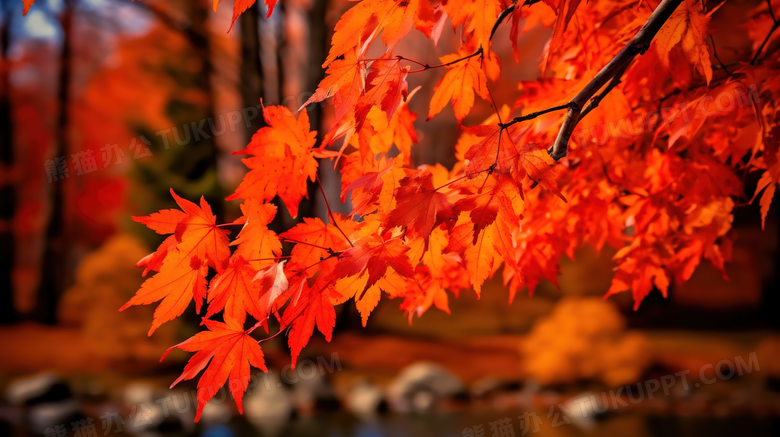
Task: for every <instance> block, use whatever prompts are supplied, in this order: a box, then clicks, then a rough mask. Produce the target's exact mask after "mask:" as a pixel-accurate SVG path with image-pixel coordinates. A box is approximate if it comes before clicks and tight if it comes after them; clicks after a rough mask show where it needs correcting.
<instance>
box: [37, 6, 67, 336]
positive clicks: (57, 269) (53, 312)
mask: <svg viewBox="0 0 780 437" xmlns="http://www.w3.org/2000/svg"><path fill="white" fill-rule="evenodd" d="M72 2H73V0H63V5H62V12H61V15H60V23H61V26H62V51H61V54H60V62H59V76H58V84H57V86H58V89H59V93H58V95H57V102H58V108H59V117H58V119H57V127H56V133H55V149H54V150H55V151H54V156H55V157H59V156H62V157H65V160H66V161H67V160H68V158H69V156H68V151H69V150H70V147H69V144H68V141H69V136H68V134H69V131H68V126H69V124H70V117H69V115H70V114H69V112H68V111H69V109H70V101H71V89H70V85H71V73H72V69H73V65H72V61H73V56H72V55H73V53H72V47H71V43H72V37H73V32H72V19H73V16H72V15H73V14H72V12H73V11H72V9H73V3H72ZM64 197H65V181H59V182H58V183H54V184H53V185H52V201H51V213H50V215H49V225H48V228H47V230H46V249H45V252H44V255H43V267H42V272H41V286H40V290H39V292H38V300H37V302H36V313H37V317H38V319H39V320H40V321H41V322H43V323H47V324H54V323H56V322H57V300H58V299H59V296H60V293H62V291H63V290H64V289H65V286H66V285H67V275H68V270H67V266H68V253H67V247H68V244H67V233H66V232H65V225H66V220H65V208H64V206H65V205H64Z"/></svg>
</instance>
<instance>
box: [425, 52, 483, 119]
mask: <svg viewBox="0 0 780 437" xmlns="http://www.w3.org/2000/svg"><path fill="white" fill-rule="evenodd" d="M470 53H471V51H469V50H468V49H467V48H465V47H463V48H461V49H460V50H459V51H458V53H457V54H454V53H453V54H449V55H445V56H442V57H441V58H439V59H440V60H441V62H442V64H447V63H450V62H453V61H456V60H458V59H461V58H463V57H464V56H467V55H469V54H470ZM481 63H482V61H481V57H479V56H475V57H472V58H470V59H468V60H466V61H465V62H458V63H456V64H453V65H448V66H447V69H448V71H447V74H445V75H444V77H442V78H441V80H440V81H439V83H437V84H436V87H435V88H434V89H433V97H432V98H431V104H430V109H429V111H428V117H427V120H430V119H431V118H433V116H434V115H436V114H438V113H439V112H441V110H442V109H444V106H446V105H447V102H449V101H452V109H453V110H454V111H455V119H457V120H458V123H461V122H463V119H464V118H466V115H468V113H469V111H471V107H472V106H474V93H475V92H476V93H477V94H479V96H480V97H482V98H483V99H485V100H490V93H489V91H488V88H487V86H488V84H487V77H486V76H485V72H484V71H482V65H481Z"/></svg>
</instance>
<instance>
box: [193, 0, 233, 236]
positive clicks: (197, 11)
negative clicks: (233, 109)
mask: <svg viewBox="0 0 780 437" xmlns="http://www.w3.org/2000/svg"><path fill="white" fill-rule="evenodd" d="M211 9H212V2H211V0H196V1H194V2H192V6H191V9H190V11H189V16H190V19H191V23H192V27H191V34H193V35H196V38H192V37H191V38H190V41H191V42H192V46H193V49H194V50H195V51H196V53H197V54H198V57H199V58H200V59H201V62H202V64H201V70H200V71H201V73H200V81H199V85H200V89H201V90H202V91H203V93H204V94H205V95H206V102H205V105H204V106H205V107H204V110H205V112H206V114H205V116H206V118H209V117H214V120H216V116H217V114H216V109H215V108H216V99H215V93H214V86H213V84H212V82H211V81H212V76H213V74H214V65H213V63H212V53H211V30H210V28H209V14H210V13H211ZM202 143H205V144H202V145H201V146H200V147H208V148H209V149H208V152H207V153H206V160H207V163H206V165H207V167H208V170H207V172H208V171H213V172H214V174H215V175H216V172H217V170H218V166H217V163H218V161H219V148H218V147H217V141H216V139H215V138H214V137H213V136H212V138H211V139H210V140H208V141H205V142H202ZM218 180H219V179H218V178H215V184H216V186H215V187H214V189H213V190H212V191H211V192H210V193H207V194H206V195H205V196H204V197H205V198H206V200H207V201H208V202H209V204H210V205H211V209H212V210H213V212H214V215H216V216H217V223H219V222H221V221H222V220H223V216H224V209H225V208H224V204H223V202H224V200H225V193H224V192H223V191H222V189H221V187H220V186H219V182H218Z"/></svg>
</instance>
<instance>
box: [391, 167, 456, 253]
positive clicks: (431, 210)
mask: <svg viewBox="0 0 780 437" xmlns="http://www.w3.org/2000/svg"><path fill="white" fill-rule="evenodd" d="M399 184H400V187H399V188H398V190H397V191H396V193H395V197H396V202H397V203H396V206H395V209H393V210H392V211H390V215H389V216H388V217H387V222H386V223H387V224H386V225H385V230H391V229H393V228H395V227H397V226H403V227H404V228H406V233H407V236H408V237H409V238H415V237H418V236H419V237H423V238H425V239H426V240H427V238H428V236H430V234H431V231H433V228H435V227H436V226H439V225H440V224H442V223H447V222H448V221H451V220H454V219H455V217H453V212H452V204H451V203H450V202H449V200H447V195H446V194H444V193H442V192H440V191H439V189H438V188H434V187H433V174H432V173H431V172H421V173H418V174H417V175H414V176H409V177H406V178H404V179H402V180H401V181H400V183H399Z"/></svg>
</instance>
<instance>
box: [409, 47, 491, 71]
mask: <svg viewBox="0 0 780 437" xmlns="http://www.w3.org/2000/svg"><path fill="white" fill-rule="evenodd" d="M482 51H483V50H482V46H480V47H479V48H478V49H477V50H476V51H475V52H474V53H472V54H470V55H466V56H464V57H462V58H460V59H456V60H454V61H450V62H445V63H443V64H436V65H428V64H423V63H421V62H417V61H412V60H411V59H409V58H404V57H403V56H398V57H397V58H398V59H401V60H406V61H410V62H414V63H415V64H417V65H420V66H422V68H420V69H418V70H412V71H410V72H409V74H411V73H420V72H422V71H427V70H430V69H433V68H442V67H449V66H450V65H454V64H457V63H458V62H463V61H465V60H467V59H471V58H473V57H474V56H481V55H482Z"/></svg>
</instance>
